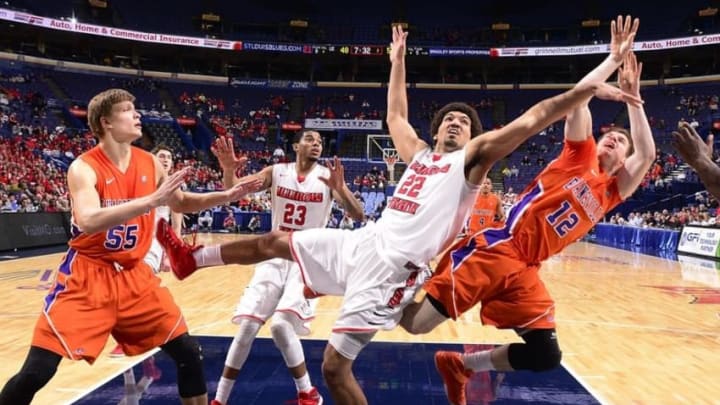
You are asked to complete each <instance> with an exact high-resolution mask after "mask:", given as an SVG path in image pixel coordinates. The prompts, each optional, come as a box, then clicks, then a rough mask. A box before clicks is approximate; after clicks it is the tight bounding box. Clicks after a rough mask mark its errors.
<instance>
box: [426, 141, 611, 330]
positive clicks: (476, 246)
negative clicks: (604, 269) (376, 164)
mask: <svg viewBox="0 0 720 405" xmlns="http://www.w3.org/2000/svg"><path fill="white" fill-rule="evenodd" d="M620 202H621V197H620V194H619V192H618V187H617V178H616V177H615V176H610V175H609V174H608V173H606V172H604V171H602V170H601V168H600V166H599V163H598V159H597V158H596V145H595V140H594V139H593V138H592V137H588V138H587V139H586V140H585V141H581V142H576V141H566V142H565V146H564V148H563V150H562V153H561V154H560V156H559V157H558V158H557V159H556V160H554V161H553V162H552V163H550V165H549V166H548V167H547V168H546V169H545V170H544V171H542V172H541V173H540V174H539V175H538V177H536V179H535V180H534V181H533V182H532V183H531V184H530V185H529V186H528V187H527V188H526V189H525V191H524V192H523V194H522V195H521V196H520V198H519V201H518V202H517V203H516V204H515V205H514V206H513V207H512V209H511V210H510V212H509V214H508V218H507V222H506V224H505V226H504V227H502V228H490V229H485V230H483V231H482V232H480V233H478V234H475V235H470V236H468V237H466V238H464V239H461V240H459V241H457V242H456V243H455V244H454V245H453V246H452V247H451V248H450V249H449V250H448V251H447V252H446V253H445V255H443V257H442V258H441V259H440V261H439V262H438V266H437V269H436V270H435V274H434V276H433V277H432V278H431V279H430V280H429V281H428V283H427V284H426V285H425V290H426V291H427V293H428V294H429V295H430V296H431V297H433V298H435V299H436V300H437V301H439V302H441V303H442V304H443V306H444V308H446V310H447V311H448V315H449V316H450V317H451V318H453V319H455V318H457V316H458V315H460V314H462V313H463V312H465V311H467V310H469V309H470V308H472V307H473V306H474V305H475V304H477V303H478V302H482V309H481V316H482V320H483V323H485V324H488V325H494V326H497V327H499V328H537V329H540V328H553V327H554V325H555V320H554V302H553V300H552V298H550V295H549V294H548V292H547V290H546V289H545V285H544V284H543V282H542V281H541V280H540V278H539V276H538V270H539V268H540V263H541V262H542V261H544V260H546V259H547V258H549V257H550V256H552V255H554V254H556V253H558V252H560V251H561V250H563V249H564V248H565V247H566V246H567V245H569V244H571V243H573V242H575V241H576V240H578V239H580V238H581V237H582V236H584V235H585V234H587V232H588V231H589V230H590V229H591V228H592V227H593V226H595V224H596V223H597V222H598V221H600V220H601V219H602V218H603V216H604V215H605V213H606V212H608V211H609V210H611V209H612V208H613V207H615V206H617V205H618V204H619V203H620Z"/></svg>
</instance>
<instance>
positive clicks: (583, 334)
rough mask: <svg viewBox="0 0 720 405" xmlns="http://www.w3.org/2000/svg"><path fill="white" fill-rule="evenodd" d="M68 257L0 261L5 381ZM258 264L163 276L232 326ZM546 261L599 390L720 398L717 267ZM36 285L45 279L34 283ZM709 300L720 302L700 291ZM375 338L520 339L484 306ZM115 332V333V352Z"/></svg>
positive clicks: (582, 361) (124, 362)
mask: <svg viewBox="0 0 720 405" xmlns="http://www.w3.org/2000/svg"><path fill="white" fill-rule="evenodd" d="M228 237H229V236H227V235H212V236H210V235H205V236H204V237H202V236H201V237H200V238H199V239H200V241H201V242H203V243H210V242H214V241H219V240H222V239H223V238H228ZM60 257H61V255H60V254H56V255H47V256H40V257H35V258H27V259H19V260H12V261H5V262H1V263H0V288H2V295H0V308H2V309H1V310H0V325H2V333H1V334H0V358H2V362H0V384H4V382H5V381H7V379H8V378H9V377H10V376H12V375H13V374H14V373H15V372H17V370H18V369H19V368H20V366H21V364H22V360H23V359H24V357H25V354H26V352H27V349H28V345H29V342H30V338H31V334H32V330H33V325H34V323H35V320H36V319H37V316H38V313H39V310H40V308H41V301H42V298H43V296H44V295H45V293H46V291H45V290H44V289H43V288H42V281H41V278H42V277H43V276H45V277H47V273H45V270H46V269H54V268H55V267H56V266H57V264H58V263H59V261H60ZM251 270H252V267H249V266H225V267H217V268H213V269H207V270H203V271H201V272H199V273H198V274H196V275H194V276H193V277H191V278H190V279H188V280H186V281H184V282H179V281H177V280H175V279H174V278H173V276H172V275H171V274H164V275H163V276H162V277H163V279H164V282H165V283H166V284H167V285H168V286H169V287H170V289H171V290H172V291H173V293H174V295H175V298H176V300H177V301H178V303H179V304H180V306H181V307H182V308H183V311H184V313H185V316H186V318H187V320H188V324H189V325H190V327H191V332H193V333H195V334H200V335H217V336H232V335H233V334H234V333H235V328H234V326H233V325H232V324H231V323H230V322H229V316H230V314H231V312H232V310H233V308H234V306H235V304H236V302H237V299H238V298H239V297H240V295H241V294H242V291H243V288H244V287H245V285H246V284H247V282H248V281H249V280H250V276H251V274H252V272H251ZM543 271H544V273H543V274H544V280H545V282H546V284H547V286H548V288H549V289H550V291H551V292H552V294H553V296H554V298H555V300H556V301H557V321H558V333H559V340H560V344H561V346H562V349H563V354H564V358H563V364H564V365H565V367H566V368H567V369H568V370H569V371H570V372H571V373H572V374H573V375H575V376H576V377H577V378H578V379H579V380H580V381H581V382H582V383H583V384H584V385H585V386H586V388H588V390H589V391H590V392H591V393H593V394H594V395H595V396H596V397H597V398H598V399H599V400H600V401H601V402H603V403H608V404H680V403H682V404H720V384H718V378H720V304H718V302H720V300H719V299H718V296H719V295H720V294H719V293H720V281H718V279H719V276H718V274H720V273H718V271H717V270H714V269H708V270H703V269H702V268H701V267H694V266H685V265H683V266H681V265H680V264H679V263H678V262H675V261H668V260H664V259H659V258H655V257H651V256H645V255H640V254H634V253H630V252H626V251H623V250H617V249H612V248H607V247H602V246H597V245H592V244H587V243H578V244H575V245H573V246H571V247H569V248H568V249H566V251H565V252H564V253H563V254H562V255H560V256H558V257H555V258H553V259H551V260H549V261H548V262H547V263H546V264H545V265H544V270H543ZM694 280H702V282H698V281H694ZM38 285H40V288H37V289H34V287H35V286H38ZM20 287H29V288H20ZM656 287H675V288H664V289H663V288H656ZM683 287H687V288H694V289H697V288H698V287H714V289H715V291H714V294H715V295H714V297H715V298H714V300H713V299H703V298H702V297H699V296H698V294H700V295H701V296H705V297H706V298H707V296H713V295H712V293H713V291H712V290H711V289H709V288H708V289H702V288H701V289H700V290H699V291H696V290H690V291H691V292H693V293H694V295H692V294H690V293H687V291H685V289H684V288H683ZM31 288H33V289H31ZM703 294H704V295H703ZM698 298H701V299H698ZM693 301H695V302H693ZM703 301H711V302H715V303H700V302H703ZM339 304H340V299H339V298H335V297H324V298H322V299H321V302H320V304H319V306H318V310H319V313H318V316H317V320H316V321H315V322H314V323H313V328H314V330H313V334H312V335H311V336H310V338H316V339H326V338H327V337H328V336H329V331H330V328H331V325H332V324H333V320H334V317H335V314H336V312H337V308H338V307H339ZM260 335H261V336H269V330H268V328H267V327H264V328H263V329H262V330H261V332H260ZM376 339H377V340H383V341H397V342H408V341H427V342H457V343H504V342H512V341H516V340H518V339H517V337H516V336H515V335H514V334H513V333H511V332H508V331H498V330H496V329H494V328H490V327H483V326H481V324H480V323H479V318H478V314H477V311H476V310H473V311H471V312H469V313H468V314H466V315H465V316H464V317H463V319H462V320H460V321H458V322H455V323H453V322H447V323H446V324H444V325H442V326H441V327H440V328H438V329H437V330H435V331H434V332H433V333H431V334H428V335H426V336H423V337H414V336H410V335H408V334H406V333H405V332H403V331H402V330H400V329H397V330H395V331H392V332H382V333H380V334H378V336H377V338H376ZM112 344H113V342H109V343H108V345H107V347H106V348H105V351H106V352H105V353H107V351H109V350H110V349H111V346H112ZM358 361H362V355H361V356H360V358H359V359H358ZM135 362H137V358H130V359H112V358H109V357H107V356H105V355H103V356H102V357H101V358H100V359H98V361H97V362H96V363H95V365H93V366H92V367H90V366H88V365H87V364H86V363H84V362H70V361H63V363H62V364H61V366H60V369H59V370H58V374H57V375H56V376H55V378H54V379H53V380H52V381H51V382H50V383H49V384H48V385H47V386H46V387H45V388H44V389H43V390H42V391H41V392H40V393H38V395H37V396H36V398H35V402H34V403H37V404H50V403H52V404H60V403H71V402H72V401H73V400H74V399H77V398H79V397H81V396H82V395H83V394H84V393H86V392H87V391H88V390H90V389H92V388H93V387H95V386H98V385H100V384H101V383H103V382H105V381H106V380H108V379H109V378H111V377H112V376H115V375H116V374H117V373H119V372H121V370H123V369H125V368H127V367H128V366H129V365H131V364H134V363H135Z"/></svg>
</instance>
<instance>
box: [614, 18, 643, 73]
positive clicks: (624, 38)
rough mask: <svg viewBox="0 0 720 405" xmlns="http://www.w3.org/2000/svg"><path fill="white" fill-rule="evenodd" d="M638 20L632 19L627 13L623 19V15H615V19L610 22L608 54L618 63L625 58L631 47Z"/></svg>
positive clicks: (638, 23) (638, 24)
mask: <svg viewBox="0 0 720 405" xmlns="http://www.w3.org/2000/svg"><path fill="white" fill-rule="evenodd" d="M639 26H640V20H639V19H637V18H636V19H635V20H633V19H632V17H630V16H629V15H628V16H626V17H625V18H624V19H623V16H621V15H619V16H617V20H616V21H612V22H611V23H610V35H611V39H610V55H612V57H613V60H615V62H617V63H620V62H622V61H624V60H625V55H627V53H628V52H630V51H631V50H632V49H633V42H634V41H635V34H637V30H638V27H639Z"/></svg>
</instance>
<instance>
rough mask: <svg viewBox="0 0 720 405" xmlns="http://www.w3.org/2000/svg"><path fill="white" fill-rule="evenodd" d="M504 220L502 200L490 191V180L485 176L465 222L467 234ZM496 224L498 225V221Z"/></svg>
mask: <svg viewBox="0 0 720 405" xmlns="http://www.w3.org/2000/svg"><path fill="white" fill-rule="evenodd" d="M504 221H505V212H504V211H503V207H502V202H501V201H500V198H498V196H497V195H495V193H493V192H492V181H490V179H489V178H487V177H486V178H485V180H483V182H482V184H481V185H480V193H479V194H478V196H477V198H476V199H475V205H473V209H472V211H470V218H469V219H468V223H467V230H466V232H465V233H466V234H467V235H473V234H475V233H478V232H480V231H481V230H483V229H485V228H488V227H490V226H493V225H495V224H496V222H504ZM496 225H500V224H499V223H498V224H496Z"/></svg>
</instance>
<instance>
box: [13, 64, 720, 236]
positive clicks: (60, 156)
mask: <svg viewBox="0 0 720 405" xmlns="http://www.w3.org/2000/svg"><path fill="white" fill-rule="evenodd" d="M29 80H32V78H31V77H30V76H28V75H24V74H11V75H7V74H6V75H2V74H0V210H1V211H2V212H37V211H46V212H53V211H67V210H69V202H68V193H67V186H66V183H65V175H66V170H67V167H68V165H69V163H70V162H72V160H73V159H74V158H75V157H76V156H78V155H79V154H80V153H82V152H83V151H85V150H88V149H90V148H91V147H92V146H93V145H94V144H95V139H94V138H93V136H92V135H91V134H90V133H89V132H87V131H86V130H85V131H82V132H77V131H71V130H67V129H66V128H64V127H63V126H62V125H60V126H57V127H56V128H48V127H47V126H43V125H40V124H38V122H40V119H42V118H43V117H44V116H45V115H46V101H45V98H44V97H43V96H42V94H40V93H38V92H34V91H24V90H22V89H23V84H25V83H27V82H28V81H29ZM114 80H116V83H114V85H117V86H118V87H124V88H128V89H131V90H133V89H135V90H137V91H138V92H149V93H153V92H156V91H157V89H158V84H157V83H156V82H155V81H152V80H145V79H140V78H138V79H114ZM677 97H678V100H679V101H678V104H677V108H676V109H677V111H678V112H680V113H682V114H683V115H686V117H687V119H688V121H689V122H690V123H691V124H692V125H695V126H696V127H700V126H701V125H703V122H704V121H703V119H700V121H698V118H700V117H699V115H700V114H701V113H702V112H711V113H712V112H717V109H718V97H717V96H715V95H700V94H693V95H688V96H685V95H680V94H679V93H678V94H677ZM177 101H179V104H180V106H181V109H182V111H183V113H184V114H186V116H189V117H193V118H196V119H199V120H202V121H204V122H206V123H208V126H209V127H210V128H211V129H212V131H213V132H214V133H215V134H213V135H220V136H232V137H233V139H234V140H235V141H236V145H237V146H238V147H239V148H240V149H241V150H242V151H243V152H242V153H243V154H244V155H245V156H246V157H247V158H248V161H249V164H248V166H247V167H246V170H245V172H244V174H250V173H255V172H257V171H259V170H262V169H263V168H264V167H266V166H267V165H271V164H274V163H278V162H287V161H288V160H289V157H288V156H287V155H288V154H289V152H291V151H290V150H289V149H288V144H287V143H282V142H280V143H278V144H277V145H275V143H273V142H270V138H272V139H275V138H274V135H272V134H271V132H273V130H272V129H271V128H277V127H278V125H279V124H281V123H282V122H283V117H284V116H286V113H287V112H288V110H289V106H288V103H287V101H286V99H285V97H284V96H282V95H270V96H269V97H267V98H265V99H264V100H263V101H262V102H261V103H258V105H257V106H254V107H251V108H247V107H244V106H243V105H242V104H241V102H240V100H239V99H236V100H235V101H234V102H232V103H231V104H230V103H226V101H225V99H223V97H211V96H208V95H206V94H204V93H202V92H194V93H188V92H183V93H182V94H181V95H180V96H179V97H178V99H177ZM495 102H497V100H495V99H492V98H489V97H488V98H482V99H480V100H478V101H475V102H471V104H472V105H473V106H474V107H475V108H476V109H478V111H479V112H481V111H485V112H490V111H491V110H492V109H493V106H494V103H495ZM141 103H142V102H141V101H139V102H138V104H141ZM373 103H374V101H373ZM373 103H371V102H370V101H369V100H368V99H366V98H365V97H358V96H356V95H355V94H353V93H338V94H334V95H318V96H314V98H312V99H309V100H308V101H307V102H306V104H307V107H306V110H305V112H304V115H305V118H325V119H334V118H345V119H382V112H381V111H380V110H378V109H377V106H375V105H373ZM419 105H420V108H419V109H415V111H417V113H416V114H417V118H418V119H420V120H429V119H430V118H431V116H432V113H433V112H434V111H435V110H437V109H438V108H439V107H440V103H438V102H435V101H421V102H420V103H419ZM145 107H146V108H149V109H146V110H143V114H145V115H149V116H153V117H169V113H167V111H166V110H167V106H166V105H164V103H162V102H159V103H156V102H148V103H147V105H145ZM651 125H652V126H653V128H655V129H665V128H666V124H665V121H664V120H663V119H656V118H654V117H651ZM558 128H559V127H558V126H557V125H553V126H550V127H548V128H546V129H545V130H543V131H541V133H539V134H538V137H537V138H533V139H531V140H530V141H529V142H528V143H527V144H526V145H524V146H523V147H522V148H521V149H520V150H519V151H518V152H516V155H515V156H516V157H517V159H508V160H507V161H506V163H505V165H503V166H501V168H499V170H500V172H501V173H502V175H503V177H504V178H512V179H517V178H519V177H520V178H522V177H523V174H524V172H525V168H524V167H534V168H536V169H538V170H539V169H541V168H542V167H544V166H545V165H547V164H548V162H549V161H551V160H552V159H553V158H554V156H555V155H556V154H557V152H558V151H559V149H560V148H561V146H562V131H560V130H559V129H558ZM249 144H254V145H255V146H254V147H252V148H249V147H247V146H248V145H249ZM270 145H274V146H272V147H271V146H270ZM185 152H187V151H185ZM175 161H176V165H175V166H176V167H175V168H176V169H181V168H183V167H187V166H190V167H192V168H193V171H192V175H191V176H189V177H188V180H187V183H186V187H187V188H188V189H190V190H194V191H213V190H218V189H222V187H223V186H222V173H221V171H220V170H219V168H218V166H217V165H216V164H212V162H211V161H210V164H208V161H207V160H205V159H200V158H199V157H198V156H197V154H192V153H183V151H176V160H175ZM679 169H682V170H681V171H680V174H679V175H678V174H677V173H678V171H679ZM670 174H674V175H675V176H673V177H671V176H670ZM674 179H678V180H680V181H682V180H685V181H691V182H697V181H698V179H697V175H696V174H695V173H694V171H693V170H692V169H690V168H688V167H687V166H683V165H682V161H680V159H679V158H678V157H677V156H676V155H675V154H673V153H671V152H666V151H664V150H661V149H658V151H657V160H656V162H655V163H654V164H653V166H652V167H651V169H650V170H649V171H648V173H647V175H646V176H645V179H644V180H643V183H642V186H641V188H642V190H646V191H650V192H669V191H671V190H670V189H669V186H670V184H671V183H672V181H674ZM348 183H349V186H350V188H351V189H352V190H353V191H354V193H355V195H356V198H358V199H360V200H361V201H362V202H363V205H364V209H365V213H366V215H367V217H368V220H370V221H373V220H376V219H377V218H379V216H380V215H381V213H382V210H383V209H384V207H385V203H386V198H387V197H386V192H385V190H386V188H387V186H388V178H387V176H386V173H385V171H384V170H381V169H379V168H378V167H377V166H375V167H372V169H370V170H367V171H366V172H365V173H362V174H358V173H353V174H352V175H351V176H349V177H348ZM505 188H506V190H505V191H501V192H499V196H500V197H501V200H502V201H503V205H504V207H505V208H506V209H509V207H510V206H511V205H512V204H513V203H514V202H515V201H516V199H517V194H516V193H515V192H514V191H513V188H512V187H508V186H507V185H506V186H505ZM699 198H700V199H702V198H703V197H702V196H701V197H699ZM716 208H717V202H716V201H714V200H712V201H711V200H706V201H700V200H698V201H697V202H696V203H695V204H693V205H690V206H687V207H685V208H682V209H676V210H675V211H674V212H673V211H667V210H665V211H656V212H651V211H646V212H634V213H631V214H630V215H629V216H628V217H627V218H623V217H622V216H620V215H619V214H616V215H614V216H612V217H611V218H609V219H608V221H610V222H613V223H618V224H627V225H634V226H659V227H666V228H677V227H680V226H682V225H683V224H703V225H705V224H707V225H715V218H716ZM270 209H271V203H270V194H269V192H262V193H257V194H256V195H252V196H248V197H246V198H243V199H242V200H240V201H238V202H237V203H236V204H233V206H227V207H218V208H217V209H216V210H224V211H227V212H228V213H230V212H233V213H234V212H258V213H263V212H269V211H270ZM227 217H228V218H230V219H227V223H224V224H222V225H223V226H222V228H224V229H226V230H238V224H234V223H231V222H232V221H233V220H234V219H233V218H234V217H233V216H232V215H228V216H227ZM201 218H202V216H201ZM203 221H206V220H203ZM258 221H259V219H258ZM256 222H257V221H256ZM198 223H199V222H198ZM216 225H217V224H216ZM361 225H362V224H358V223H352V219H350V218H348V217H347V215H345V213H344V211H343V210H342V208H340V207H338V206H337V204H336V205H335V206H334V207H333V215H332V219H331V220H330V222H329V224H328V226H333V227H344V228H349V227H350V226H353V227H357V226H361ZM200 226H201V227H202V225H200ZM253 226H256V225H253Z"/></svg>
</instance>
